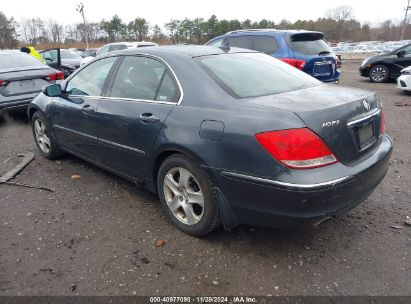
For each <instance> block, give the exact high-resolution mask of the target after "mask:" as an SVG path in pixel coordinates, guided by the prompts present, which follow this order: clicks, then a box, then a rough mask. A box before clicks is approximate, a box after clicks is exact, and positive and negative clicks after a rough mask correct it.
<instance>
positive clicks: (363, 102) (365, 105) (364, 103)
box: [362, 99, 371, 111]
mask: <svg viewBox="0 0 411 304" xmlns="http://www.w3.org/2000/svg"><path fill="white" fill-rule="evenodd" d="M362 105H363V106H364V108H365V109H366V110H367V111H369V110H370V108H371V107H370V104H369V103H368V101H367V100H365V99H364V100H363V101H362Z"/></svg>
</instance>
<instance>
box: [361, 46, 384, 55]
mask: <svg viewBox="0 0 411 304" xmlns="http://www.w3.org/2000/svg"><path fill="white" fill-rule="evenodd" d="M367 53H376V54H377V53H381V50H380V49H378V48H377V47H376V46H375V45H372V44H359V45H357V46H356V47H355V48H354V54H367Z"/></svg>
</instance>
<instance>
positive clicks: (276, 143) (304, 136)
mask: <svg viewBox="0 0 411 304" xmlns="http://www.w3.org/2000/svg"><path fill="white" fill-rule="evenodd" d="M255 137H256V139H257V141H258V142H259V143H260V144H261V145H262V146H263V147H264V149H266V150H267V152H268V153H270V154H271V156H273V157H274V158H275V159H277V160H278V161H280V162H281V163H283V164H284V165H285V166H287V167H289V168H294V169H312V168H317V167H322V166H327V165H331V164H334V163H337V158H336V157H335V156H334V154H333V153H332V152H331V151H330V149H329V148H328V146H327V145H326V144H325V143H324V142H323V141H322V140H321V138H320V137H318V135H316V134H315V133H314V132H312V131H311V130H310V129H307V128H301V129H288V130H280V131H271V132H265V133H259V134H256V135H255Z"/></svg>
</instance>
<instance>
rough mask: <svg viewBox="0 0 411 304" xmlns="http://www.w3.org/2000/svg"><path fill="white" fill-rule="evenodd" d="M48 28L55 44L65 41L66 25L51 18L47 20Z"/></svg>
mask: <svg viewBox="0 0 411 304" xmlns="http://www.w3.org/2000/svg"><path fill="white" fill-rule="evenodd" d="M47 28H48V31H49V36H50V38H51V41H52V42H53V43H54V44H60V43H62V42H63V37H64V27H63V25H61V24H59V23H58V22H57V21H55V20H52V19H50V20H49V21H48V22H47Z"/></svg>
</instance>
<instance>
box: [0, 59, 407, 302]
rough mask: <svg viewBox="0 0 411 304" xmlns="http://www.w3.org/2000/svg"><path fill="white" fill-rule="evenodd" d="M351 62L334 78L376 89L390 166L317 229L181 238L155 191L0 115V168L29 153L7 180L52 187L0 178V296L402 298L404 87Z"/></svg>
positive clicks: (253, 230) (404, 273)
mask: <svg viewBox="0 0 411 304" xmlns="http://www.w3.org/2000/svg"><path fill="white" fill-rule="evenodd" d="M358 65H359V62H349V61H346V62H344V66H343V79H342V82H341V83H342V85H350V86H354V87H360V88H365V89H371V90H375V91H377V92H378V94H379V96H380V98H381V100H382V101H383V103H384V109H385V117H386V129H387V132H389V133H390V134H391V135H392V136H393V137H394V139H395V150H394V153H393V157H392V160H391V164H390V170H389V172H388V175H387V177H386V179H385V180H384V182H383V183H382V184H381V185H380V186H379V187H378V188H377V190H376V191H375V192H374V193H373V194H372V195H371V196H370V197H369V198H368V199H367V200H366V201H365V202H364V203H363V204H362V205H360V206H359V207H358V208H356V209H355V210H353V211H352V212H351V213H350V214H347V215H345V216H343V217H341V218H339V219H336V220H334V221H331V222H328V223H326V224H324V225H323V226H320V227H319V228H317V229H314V228H312V229H306V230H303V231H279V230H272V229H266V228H258V227H247V226H241V227H238V228H236V229H234V230H233V231H231V232H227V231H224V230H222V229H220V230H218V231H216V232H215V233H213V234H211V235H210V236H207V237H205V238H201V239H198V238H193V237H190V236H187V235H185V234H183V233H181V232H180V231H178V230H177V229H175V228H174V227H173V226H171V225H170V224H169V223H168V222H167V220H166V219H165V218H164V216H163V213H162V211H161V209H160V205H159V202H158V199H157V198H156V197H155V196H154V195H152V194H150V193H148V192H146V191H144V190H140V189H137V188H136V187H135V186H134V185H133V184H131V183H129V182H126V181H124V180H122V179H121V178H118V177H116V176H114V175H112V174H109V173H106V172H104V171H102V170H100V169H98V168H96V167H94V166H92V165H89V164H87V163H85V162H83V161H81V160H79V159H77V158H75V157H70V156H68V157H65V158H63V159H62V160H61V161H47V160H45V159H43V158H42V157H40V156H39V155H38V153H37V151H36V148H35V146H34V143H33V140H32V135H31V131H30V129H29V126H28V125H27V123H26V121H25V119H24V117H19V116H14V117H12V118H9V119H7V120H6V121H5V122H3V124H1V125H0V143H1V148H0V174H2V173H4V172H6V171H7V170H9V169H10V168H11V167H13V166H14V162H16V161H17V160H16V158H14V159H12V160H9V161H8V162H6V163H4V161H5V160H7V159H8V158H10V157H15V156H16V155H17V154H19V153H24V152H26V151H33V152H34V153H36V159H35V160H34V161H33V162H32V163H31V164H30V165H29V166H27V167H26V169H25V170H24V171H23V172H22V173H21V174H20V175H19V176H18V177H17V178H16V179H15V181H16V182H20V183H26V184H30V185H33V186H47V187H49V188H52V189H55V192H47V191H44V190H37V189H29V188H21V187H15V186H10V185H0V295H17V294H19V295H76V294H79V295H133V294H137V295H156V294H162V295H223V294H224V295H238V294H246V295H277V294H278V295H399V294H408V295H411V261H410V257H411V256H410V255H411V250H410V249H411V227H407V226H405V225H404V221H405V219H406V216H411V206H410V205H411V204H410V203H411V195H410V185H411V172H410V171H411V165H410V155H411V153H410V150H411V137H410V133H409V129H410V122H411V114H410V113H411V106H402V107H399V106H396V104H397V103H399V102H403V103H408V105H410V104H411V95H406V94H404V93H402V92H401V91H399V90H397V89H395V84H394V83H387V84H370V83H368V82H367V80H366V79H362V78H360V77H359V76H358V72H357V67H358ZM74 174H77V175H80V176H81V178H79V179H75V180H72V179H71V178H70V177H71V176H72V175H74ZM391 226H398V227H400V228H401V229H396V228H392V227H391ZM158 239H161V240H166V241H167V243H166V244H165V245H164V246H163V247H155V246H154V245H153V244H154V242H155V241H156V240H158Z"/></svg>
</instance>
